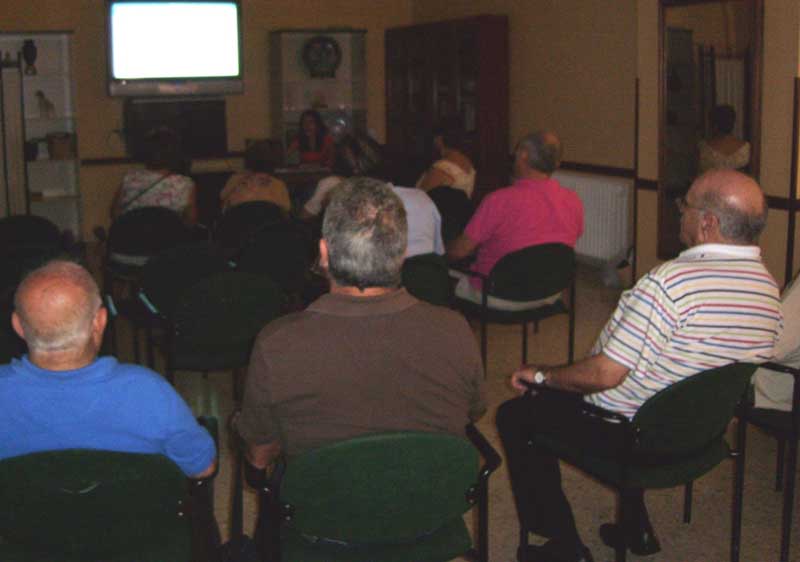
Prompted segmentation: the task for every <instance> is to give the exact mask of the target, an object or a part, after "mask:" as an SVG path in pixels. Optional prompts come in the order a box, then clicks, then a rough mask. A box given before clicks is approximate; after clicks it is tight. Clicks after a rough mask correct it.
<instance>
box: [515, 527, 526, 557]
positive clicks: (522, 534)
mask: <svg viewBox="0 0 800 562" xmlns="http://www.w3.org/2000/svg"><path fill="white" fill-rule="evenodd" d="M527 550H528V529H526V528H525V527H523V526H522V524H521V523H520V526H519V548H517V561H518V562H527V560H528V559H527V556H525V553H526V552H527Z"/></svg>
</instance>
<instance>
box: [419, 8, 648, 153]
mask: <svg viewBox="0 0 800 562" xmlns="http://www.w3.org/2000/svg"><path fill="white" fill-rule="evenodd" d="M477 14H506V15H508V16H509V27H510V41H509V45H510V46H509V50H510V54H509V56H510V74H511V84H510V98H511V99H510V120H511V124H510V131H509V135H510V139H509V142H511V143H512V146H513V143H514V142H516V141H517V140H518V139H519V137H521V136H522V135H523V134H524V133H526V132H528V131H531V130H534V129H540V128H552V129H554V130H556V131H557V132H558V133H559V134H560V135H561V137H562V140H563V142H564V146H565V151H566V152H565V156H564V157H565V159H566V160H570V161H577V162H586V163H591V164H599V165H605V166H617V167H622V168H631V167H632V166H633V138H634V130H633V128H634V110H633V108H634V82H635V77H636V74H635V70H636V67H635V65H636V37H635V35H634V30H635V25H636V19H635V2H634V1H633V0H614V1H613V2H597V1H595V0H558V1H556V0H546V1H538V2H532V1H519V0H415V2H414V20H415V21H419V22H424V21H436V20H443V19H450V18H456V17H462V16H469V15H477Z"/></svg>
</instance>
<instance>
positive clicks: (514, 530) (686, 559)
mask: <svg viewBox="0 0 800 562" xmlns="http://www.w3.org/2000/svg"><path fill="white" fill-rule="evenodd" d="M618 295H619V291H617V290H614V289H608V288H606V287H604V286H603V285H602V284H601V283H600V281H599V274H598V273H597V272H596V271H594V270H590V269H582V271H581V274H580V277H579V285H578V306H577V334H576V335H577V337H576V356H578V357H580V356H581V355H583V354H585V353H586V352H587V351H588V350H589V349H590V347H591V345H592V343H593V340H594V338H595V337H596V335H597V333H598V332H599V331H600V329H601V328H602V325H603V323H604V322H605V320H606V319H607V318H608V316H609V314H610V312H611V311H612V310H613V308H614V306H615V304H616V301H617V297H618ZM566 328H567V324H566V318H564V317H562V318H553V319H550V320H547V321H545V322H544V323H542V325H541V327H540V330H539V333H538V334H535V335H533V336H532V338H531V339H530V341H529V344H530V354H529V361H530V362H534V363H544V364H558V363H562V362H565V361H566V356H567V350H566ZM121 339H122V340H123V342H124V341H128V340H129V338H125V337H122V338H121ZM129 352H130V350H129V349H128V350H126V351H124V352H123V353H122V356H123V358H124V359H129V358H130V354H129ZM519 363H520V334H519V329H518V328H517V327H513V326H512V327H504V326H492V327H490V331H489V368H488V375H487V390H488V397H489V404H490V408H489V412H488V413H487V415H486V416H485V417H484V418H483V419H482V420H481V421H480V422H479V424H478V425H479V427H480V429H481V430H482V431H483V432H484V433H485V434H486V435H487V437H488V438H489V439H490V440H491V442H492V443H493V444H494V445H495V446H496V447H498V450H500V449H499V443H498V439H497V434H496V430H495V427H494V411H495V410H496V408H497V406H498V405H499V404H500V403H502V402H503V401H504V400H507V399H508V398H510V397H511V396H512V392H511V390H510V389H509V388H508V387H507V384H506V381H507V378H508V375H509V374H510V373H511V371H512V370H513V369H514V368H515V367H517V366H518V365H519ZM230 380H231V378H230V375H229V374H228V373H214V374H212V375H210V376H209V377H208V378H207V379H203V377H202V376H200V375H198V374H194V373H179V374H178V377H177V382H176V385H177V387H178V389H179V390H180V392H181V393H182V394H183V396H185V397H186V399H187V401H188V402H189V404H190V405H191V406H192V408H193V410H194V411H195V412H196V413H197V414H212V415H216V416H217V417H219V418H220V419H221V420H225V419H226V418H227V416H228V415H229V414H230V412H231V409H232V400H231V383H230ZM222 437H223V440H222V446H221V463H220V466H221V470H220V474H219V476H218V480H217V482H216V505H217V517H218V519H219V522H220V525H221V527H222V531H223V536H227V527H228V521H229V515H230V485H231V478H230V476H231V466H232V462H231V453H230V451H229V450H228V447H227V438H226V436H225V435H223V436H222ZM748 437H749V440H748V453H747V454H748V458H747V463H746V466H747V468H746V480H745V508H744V525H743V541H742V555H741V560H742V562H769V561H775V560H778V546H779V533H780V513H781V505H782V496H781V494H779V493H776V492H774V490H773V485H774V465H775V453H776V445H775V441H774V440H772V439H770V438H768V437H767V436H765V435H764V434H762V433H761V432H759V431H757V430H755V429H752V430H750V431H749V435H748ZM563 472H564V483H565V484H564V485H565V489H566V492H567V495H568V497H569V498H570V501H571V502H572V505H573V507H574V509H575V514H576V519H577V523H578V528H579V529H580V531H581V533H582V536H583V539H584V542H586V544H587V545H588V546H589V547H590V548H591V549H592V552H593V553H594V556H595V559H596V560H597V561H598V562H599V561H603V560H612V559H613V552H612V551H611V550H610V549H608V548H607V547H605V546H604V545H603V544H602V543H601V542H600V539H599V537H598V536H597V531H596V530H597V527H598V526H599V525H600V524H601V523H603V522H606V521H610V520H612V519H613V515H614V509H615V497H614V495H613V493H612V492H611V491H610V490H608V489H606V488H604V487H603V486H601V485H599V484H597V483H596V482H594V481H592V480H591V479H590V478H588V477H587V476H585V475H583V474H581V473H579V472H578V471H576V470H574V469H572V468H570V467H566V468H565V469H564V471H563ZM795 476H796V475H795ZM731 477H732V464H731V463H728V462H725V463H723V464H722V465H720V466H719V467H717V468H716V469H715V470H713V471H712V472H711V473H710V474H708V475H706V476H705V477H704V478H703V479H701V480H700V481H698V482H697V483H696V484H695V497H694V515H693V521H692V523H691V524H690V525H684V524H683V523H682V521H681V514H682V511H681V510H682V505H683V503H682V502H683V492H682V489H670V490H662V491H654V492H648V494H647V503H648V506H649V508H650V511H651V516H652V519H653V522H654V525H655V528H656V530H657V532H658V536H659V538H660V540H661V544H662V552H661V553H660V554H658V555H655V556H652V557H637V556H629V559H630V560H633V561H636V560H653V561H656V560H657V561H664V562H667V561H669V562H717V561H724V560H728V559H729V537H730V520H731V517H730V514H731V506H732V495H731V492H732V484H731ZM797 500H798V501H797V502H796V503H797V504H798V505H797V506H796V507H795V510H796V511H800V509H798V508H799V507H800V494H798V498H797ZM254 515H255V505H254V495H253V494H252V493H251V492H248V493H246V494H245V528H246V529H248V530H249V529H252V525H253V522H254ZM468 520H471V519H468ZM798 528H800V513H798V514H797V516H796V517H795V525H794V537H793V539H794V545H795V548H794V556H793V558H792V559H793V560H800V531H798ZM517 540H518V526H517V520H516V514H515V511H514V506H513V502H512V498H511V491H510V488H509V485H508V479H507V474H506V470H505V468H504V467H501V468H500V469H499V470H498V471H497V472H496V473H495V475H494V476H493V477H492V481H491V506H490V560H491V561H492V562H508V561H512V560H514V559H515V552H516V547H517ZM533 540H535V537H533Z"/></svg>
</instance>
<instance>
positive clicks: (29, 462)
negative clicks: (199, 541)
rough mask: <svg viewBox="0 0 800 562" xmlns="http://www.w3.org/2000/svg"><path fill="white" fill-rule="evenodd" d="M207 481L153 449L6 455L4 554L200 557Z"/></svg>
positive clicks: (0, 547)
mask: <svg viewBox="0 0 800 562" xmlns="http://www.w3.org/2000/svg"><path fill="white" fill-rule="evenodd" d="M204 482H206V481H191V483H190V482H189V481H188V479H187V478H186V476H184V474H183V473H182V472H181V471H180V469H179V468H178V467H177V466H176V465H175V464H174V463H173V462H172V461H171V460H169V459H167V458H166V457H164V456H162V455H154V454H135V453H120V452H112V451H101V450H83V449H68V450H62V451H47V452H40V453H32V454H28V455H23V456H19V457H13V458H9V459H5V460H3V461H0V503H2V505H3V509H2V510H0V536H2V537H3V541H0V559H2V560H7V561H9V562H11V561H14V562H28V561H37V562H45V561H51V560H58V561H59V562H92V561H96V562H100V561H102V562H163V561H165V560H169V561H174V562H189V561H190V560H195V559H197V557H193V554H192V548H193V544H192V530H193V525H194V524H198V525H199V524H200V523H201V522H205V523H208V522H211V521H213V513H212V511H211V509H212V506H211V505H210V504H208V503H202V502H200V501H198V499H199V498H196V497H195V493H196V492H198V491H199V490H200V487H201V486H203V485H204ZM204 497H206V498H208V497H210V496H209V495H207V494H206V495H205V496H204ZM193 498H194V499H193ZM203 509H205V510H206V513H204V514H201V510H203ZM196 531H197V533H198V536H202V535H203V534H208V533H209V532H213V529H212V530H208V529H196ZM195 546H196V547H197V545H195Z"/></svg>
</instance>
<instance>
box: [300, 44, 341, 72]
mask: <svg viewBox="0 0 800 562" xmlns="http://www.w3.org/2000/svg"><path fill="white" fill-rule="evenodd" d="M341 62H342V49H341V48H340V47H339V43H337V42H336V39H334V38H333V37H330V36H328V35H317V36H315V37H312V38H311V39H309V40H308V41H306V43H305V45H303V64H305V65H306V68H307V69H308V73H309V74H311V77H312V78H333V77H334V76H335V75H336V69H338V68H339V64H341Z"/></svg>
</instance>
